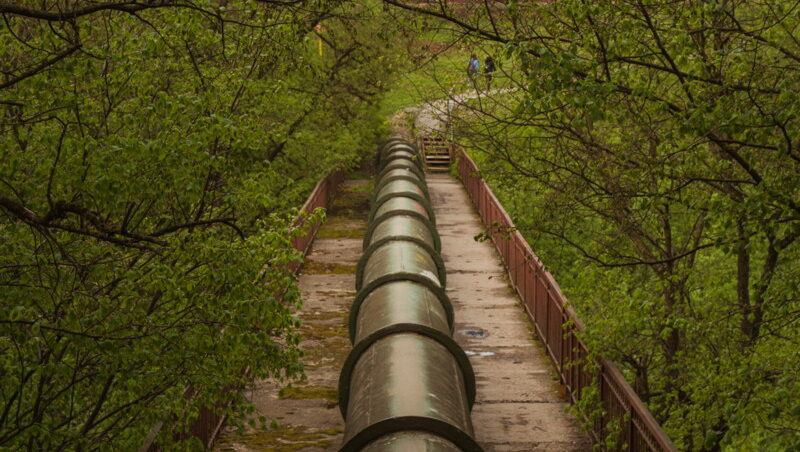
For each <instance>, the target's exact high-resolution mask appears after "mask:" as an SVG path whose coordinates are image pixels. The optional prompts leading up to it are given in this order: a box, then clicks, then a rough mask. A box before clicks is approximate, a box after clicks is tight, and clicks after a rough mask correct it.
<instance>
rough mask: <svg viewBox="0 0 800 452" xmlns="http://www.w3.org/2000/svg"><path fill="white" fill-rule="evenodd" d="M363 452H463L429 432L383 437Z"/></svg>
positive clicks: (368, 445) (395, 434)
mask: <svg viewBox="0 0 800 452" xmlns="http://www.w3.org/2000/svg"><path fill="white" fill-rule="evenodd" d="M361 451H362V452H408V451H425V452H461V449H459V447H458V446H456V445H455V444H453V443H451V442H450V441H447V440H446V439H444V438H442V437H440V436H436V435H434V434H431V433H428V432H420V431H413V430H411V431H401V432H393V433H389V434H388V435H385V436H381V437H380V438H378V439H376V440H375V441H373V442H371V443H369V444H367V445H366V446H364V448H363V449H361Z"/></svg>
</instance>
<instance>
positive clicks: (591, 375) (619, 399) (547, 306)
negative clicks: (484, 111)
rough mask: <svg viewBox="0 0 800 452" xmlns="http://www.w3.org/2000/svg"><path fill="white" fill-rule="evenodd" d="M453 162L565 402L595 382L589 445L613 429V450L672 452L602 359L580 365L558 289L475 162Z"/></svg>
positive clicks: (573, 325) (580, 350) (462, 157)
mask: <svg viewBox="0 0 800 452" xmlns="http://www.w3.org/2000/svg"><path fill="white" fill-rule="evenodd" d="M457 156H458V159H457V160H458V175H459V178H460V179H461V181H462V183H463V184H464V186H465V187H466V189H467V192H468V193H469V196H470V198H472V203H473V204H474V205H475V208H476V209H477V210H478V214H479V215H480V216H481V219H482V220H483V223H484V224H485V225H486V227H487V228H488V229H489V231H490V234H491V238H492V242H494V245H495V247H496V248H497V251H498V252H499V253H500V255H501V257H502V259H503V263H504V264H505V266H506V270H507V271H508V275H509V277H510V279H511V283H512V285H513V287H514V289H515V290H516V291H517V294H518V295H519V297H520V298H521V299H522V302H523V304H524V306H525V310H526V311H527V312H528V315H529V316H530V318H531V320H532V321H533V324H534V325H535V327H536V332H537V333H538V336H539V338H540V339H541V341H542V342H543V343H544V345H545V347H546V349H547V353H548V355H549V356H550V358H551V359H552V360H553V363H554V364H555V366H556V368H557V370H558V373H559V375H560V377H561V381H562V383H563V384H564V386H566V388H567V392H568V393H569V396H570V398H571V399H572V401H573V402H577V401H579V400H580V399H581V395H582V390H583V389H584V388H587V387H589V386H591V385H593V384H595V382H597V383H598V384H599V388H598V389H599V391H600V399H601V400H602V402H603V411H604V415H603V417H602V418H601V419H599V420H597V421H596V422H595V423H594V431H593V432H592V434H593V436H594V438H595V440H598V441H599V440H601V439H602V438H604V437H605V435H606V433H607V432H608V431H609V430H610V426H611V425H613V424H616V425H619V428H620V431H619V433H620V438H619V446H618V448H615V450H617V449H618V450H627V451H630V452H638V451H659V452H660V451H676V450H677V449H676V448H675V446H674V445H673V444H672V441H671V440H670V439H669V437H668V436H667V435H666V433H664V430H663V429H662V428H661V426H660V425H659V424H658V422H657V421H656V420H655V419H654V418H653V415H652V414H651V413H650V410H648V409H647V407H646V406H645V405H644V403H642V401H641V399H639V396H638V395H636V393H635V392H634V391H633V388H632V387H631V386H630V384H628V382H627V381H626V380H625V377H624V376H623V375H622V373H621V372H620V371H619V369H618V368H617V367H616V366H615V365H614V364H613V363H611V362H610V361H607V360H605V359H599V360H596V361H595V363H596V370H595V369H590V368H589V367H590V366H586V365H585V363H586V361H587V358H588V355H589V353H588V350H587V348H586V345H585V344H583V342H581V340H580V339H579V338H578V336H577V333H580V332H581V331H583V324H582V323H581V322H580V320H579V319H578V317H577V316H576V315H575V312H574V311H573V310H572V308H571V307H569V306H568V305H567V303H566V298H565V297H564V295H563V294H562V293H561V288H560V287H559V286H558V283H556V281H555V279H553V276H552V275H551V274H550V272H549V271H547V270H545V268H544V265H543V264H542V262H541V261H540V260H539V257H538V256H536V254H535V253H534V252H533V250H532V249H531V247H530V245H529V244H528V242H527V241H526V240H525V238H524V237H523V236H522V234H520V233H519V232H518V231H517V230H516V228H515V227H514V223H513V222H512V221H511V218H510V217H509V216H508V213H506V211H505V209H503V206H502V204H500V201H498V200H497V197H495V195H494V193H492V190H491V189H490V188H489V185H488V184H487V183H486V181H485V180H483V179H482V178H481V177H480V173H479V172H478V167H477V165H475V162H474V161H473V160H472V159H471V158H470V157H469V156H468V155H467V153H466V152H464V150H463V149H460V150H459V151H458V152H457ZM591 367H594V366H591Z"/></svg>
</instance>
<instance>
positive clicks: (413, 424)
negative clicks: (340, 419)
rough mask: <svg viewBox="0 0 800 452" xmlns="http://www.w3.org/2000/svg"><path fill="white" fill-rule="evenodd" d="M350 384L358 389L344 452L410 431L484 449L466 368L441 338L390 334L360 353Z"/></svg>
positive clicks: (350, 404) (350, 399)
mask: <svg viewBox="0 0 800 452" xmlns="http://www.w3.org/2000/svg"><path fill="white" fill-rule="evenodd" d="M347 380H350V381H351V382H352V383H351V384H352V387H353V388H354V389H355V390H353V391H344V392H347V397H348V403H347V406H346V407H344V411H345V412H346V419H347V425H346V430H345V438H344V446H343V447H342V451H343V452H349V451H360V450H361V448H363V447H364V446H366V445H367V444H369V443H370V442H372V441H374V440H375V439H378V438H380V437H382V436H385V435H387V434H390V433H394V432H398V431H404V430H421V431H426V432H430V433H434V434H436V435H437V436H440V437H442V438H444V439H446V440H448V441H450V442H452V443H453V444H455V445H457V446H458V447H459V448H460V449H461V450H462V451H480V450H481V448H480V446H478V444H477V443H475V440H473V439H472V435H473V430H472V422H471V420H470V417H469V412H470V410H469V405H468V404H467V400H466V397H465V394H464V381H463V377H462V375H461V369H460V367H459V365H458V362H457V361H456V359H455V357H454V356H453V354H452V351H451V350H450V349H448V348H447V347H445V346H443V345H442V344H441V343H439V342H438V341H436V340H435V339H432V338H430V337H427V336H423V335H420V334H416V333H395V334H392V335H389V336H385V337H383V338H381V339H379V340H377V341H375V342H374V343H372V344H370V346H369V347H368V348H366V349H365V350H364V351H362V352H361V353H360V354H359V356H358V359H357V361H356V362H355V364H354V365H353V366H352V371H351V374H350V377H349V378H348V379H347ZM340 391H342V386H340ZM340 400H341V399H340ZM409 452H411V451H409Z"/></svg>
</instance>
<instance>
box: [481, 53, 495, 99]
mask: <svg viewBox="0 0 800 452" xmlns="http://www.w3.org/2000/svg"><path fill="white" fill-rule="evenodd" d="M483 66H484V70H483V73H484V74H486V91H489V90H490V89H492V72H494V70H495V67H494V58H492V56H491V55H487V56H486V59H485V60H484V61H483Z"/></svg>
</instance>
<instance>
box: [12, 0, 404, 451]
mask: <svg viewBox="0 0 800 452" xmlns="http://www.w3.org/2000/svg"><path fill="white" fill-rule="evenodd" d="M18 3H20V6H22V7H25V8H30V9H29V10H24V11H22V12H21V13H19V14H16V13H13V12H12V13H9V14H6V15H5V19H6V21H5V22H4V23H3V25H1V26H0V27H2V28H0V61H3V63H2V65H3V71H4V73H5V74H7V75H8V76H7V78H6V80H8V83H5V82H4V84H3V85H2V86H3V88H2V89H0V114H2V118H3V119H2V123H1V124H0V292H2V296H0V448H4V449H6V448H7V449H9V450H22V449H33V450H64V449H87V448H92V449H94V448H100V449H118V450H136V449H138V448H139V447H140V446H141V445H142V444H143V442H144V439H145V437H146V436H147V434H148V432H149V431H150V430H151V427H153V426H154V425H156V423H158V422H165V424H164V427H163V428H162V429H161V431H160V433H159V436H158V438H157V441H158V442H161V443H163V444H164V445H165V447H168V448H172V447H176V448H192V447H195V446H197V445H198V444H197V443H196V442H194V443H191V442H185V443H183V444H178V445H172V446H169V444H170V443H173V442H174V440H175V438H177V436H176V434H178V433H180V432H183V431H185V430H186V429H187V428H188V426H189V425H191V423H192V421H193V420H194V419H196V418H197V416H198V412H199V410H200V408H201V407H203V406H214V404H215V403H216V402H217V401H221V402H226V401H233V402H235V404H234V405H233V406H232V408H229V409H228V410H229V411H230V414H232V415H234V418H236V417H241V416H243V415H244V414H246V413H247V412H248V411H251V410H252V407H251V406H249V405H248V404H247V403H246V402H245V401H244V400H243V399H242V397H241V396H240V395H239V393H238V392H237V391H230V389H231V388H241V387H244V386H246V385H247V384H248V381H249V380H250V379H252V378H253V377H256V378H278V379H292V378H297V377H299V376H301V375H302V368H301V366H300V364H299V355H300V350H299V348H298V347H297V345H298V343H299V341H300V337H299V335H298V333H297V331H296V328H297V326H298V323H299V322H298V320H297V319H296V318H295V316H294V315H293V312H294V310H295V309H296V308H297V306H298V305H299V303H300V299H299V294H298V291H297V288H296V285H295V281H294V277H293V276H292V274H291V272H290V271H289V267H290V264H292V263H293V262H296V261H297V260H298V255H297V253H296V252H295V250H294V249H293V247H292V245H291V239H292V238H293V237H294V236H296V235H298V234H301V233H303V231H302V228H294V227H292V221H293V218H294V216H295V215H296V212H297V207H298V206H300V205H301V204H302V202H303V200H304V199H305V197H306V196H307V194H308V193H309V192H310V190H311V188H312V187H313V186H314V184H315V182H316V181H317V180H318V179H319V178H321V177H322V176H324V175H325V174H327V173H329V172H330V171H332V170H335V169H348V168H351V167H353V166H354V165H355V164H357V162H358V161H359V160H360V159H361V157H362V156H363V155H364V154H365V153H366V152H367V151H368V150H369V149H371V148H372V143H373V142H374V141H375V140H376V138H377V137H378V136H379V135H380V133H381V132H382V130H381V128H380V124H381V118H380V117H379V116H378V114H377V111H378V104H379V99H380V96H381V94H382V92H383V86H384V84H385V82H386V80H387V79H388V71H389V70H390V69H389V67H388V66H387V65H386V64H385V61H384V60H385V59H386V58H389V56H387V55H390V54H391V52H390V51H389V50H390V46H389V45H390V42H391V34H390V32H387V31H385V28H386V27H385V24H384V23H383V22H382V19H381V17H382V16H380V15H378V14H377V12H378V11H376V10H375V7H374V5H370V4H349V3H340V2H308V3H306V2H301V3H298V4H296V5H294V6H288V5H287V6H280V7H277V6H266V5H261V4H258V3H255V2H250V1H244V0H241V1H239V0H235V1H217V0H198V1H195V2H191V3H189V2H181V5H183V6H175V5H174V4H172V3H171V2H163V4H161V3H162V2H153V3H141V4H140V5H143V7H142V8H143V9H141V10H136V11H133V10H125V9H124V8H125V7H120V9H122V10H99V11H95V12H92V13H86V14H77V13H76V14H75V15H74V16H70V14H67V12H69V11H76V12H81V11H84V10H83V9H81V8H82V6H81V5H82V4H83V5H84V6H85V5H86V4H87V3H82V2H56V3H58V5H55V4H54V5H55V6H53V7H52V9H50V10H38V9H37V8H40V7H42V3H41V2H34V1H26V2H18ZM62 3H63V4H62ZM126 4H127V2H126ZM160 4H161V7H155V6H154V5H156V6H157V5H160ZM148 5H149V6H148ZM2 8H5V7H2ZM70 8H75V9H70ZM59 11H60V13H59ZM4 12H5V11H4ZM47 14H50V15H51V16H46V15H47ZM53 14H55V17H52V15H53ZM59 14H60V15H59ZM46 17H49V19H48V20H43V18H46ZM325 18H327V19H325ZM320 21H322V24H323V25H324V27H325V29H324V31H321V32H319V35H320V36H322V38H324V41H325V43H324V45H323V47H324V55H322V56H320V55H319V54H318V53H317V52H318V45H317V34H315V32H314V31H313V27H314V25H315V24H317V23H318V22H320ZM379 30H380V32H379V33H378V32H376V31H379ZM73 48H74V49H77V50H74V49H73ZM70 49H73V50H70ZM319 215H320V214H319V213H317V214H315V218H319ZM245 369H248V370H249V373H248V374H245V373H244V371H245ZM187 391H188V392H187ZM193 444H194V445H193Z"/></svg>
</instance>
